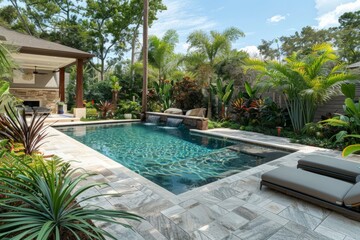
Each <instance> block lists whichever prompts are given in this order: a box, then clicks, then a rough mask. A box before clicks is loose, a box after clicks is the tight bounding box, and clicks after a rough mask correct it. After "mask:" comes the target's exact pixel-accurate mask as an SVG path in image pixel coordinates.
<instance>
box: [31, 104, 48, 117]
mask: <svg viewBox="0 0 360 240" xmlns="http://www.w3.org/2000/svg"><path fill="white" fill-rule="evenodd" d="M34 112H37V113H38V114H46V115H49V114H50V113H51V109H49V108H46V107H29V106H25V115H31V116H32V115H33V114H34Z"/></svg>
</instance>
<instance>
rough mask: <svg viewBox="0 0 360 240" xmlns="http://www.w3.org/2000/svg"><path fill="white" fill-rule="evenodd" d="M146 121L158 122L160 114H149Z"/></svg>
mask: <svg viewBox="0 0 360 240" xmlns="http://www.w3.org/2000/svg"><path fill="white" fill-rule="evenodd" d="M146 122H148V123H154V124H158V123H159V122H160V116H154V115H149V116H148V118H147V121H146Z"/></svg>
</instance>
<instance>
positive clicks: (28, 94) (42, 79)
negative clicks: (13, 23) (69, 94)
mask: <svg viewBox="0 0 360 240" xmlns="http://www.w3.org/2000/svg"><path fill="white" fill-rule="evenodd" d="M0 41H2V42H3V43H5V44H7V45H10V46H13V47H14V48H16V51H14V53H12V54H11V55H12V57H13V59H14V61H15V63H16V65H17V66H16V69H14V77H13V79H12V83H11V88H10V91H11V92H12V93H13V94H14V95H15V96H17V97H19V98H21V99H23V100H24V101H28V102H31V100H37V99H39V100H38V102H39V103H38V104H39V107H49V108H52V112H55V111H54V109H53V107H55V108H56V103H57V102H59V101H60V102H65V70H66V68H67V67H69V66H72V65H74V64H75V65H76V92H75V96H76V99H75V109H74V115H75V117H78V118H81V117H84V116H85V114H86V111H85V108H84V106H83V68H84V63H85V62H86V61H88V60H89V59H91V58H92V57H93V56H94V55H92V54H90V53H87V52H83V51H80V50H78V49H74V48H71V47H67V46H64V45H61V44H58V43H54V42H50V41H47V40H43V39H39V38H36V37H33V36H30V35H26V34H22V33H19V32H16V31H13V30H9V29H6V28H4V27H1V26H0ZM35 102H36V101H35Z"/></svg>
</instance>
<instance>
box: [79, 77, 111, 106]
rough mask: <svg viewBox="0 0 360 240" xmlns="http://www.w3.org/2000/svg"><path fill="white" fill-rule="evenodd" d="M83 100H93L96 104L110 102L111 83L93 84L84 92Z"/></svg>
mask: <svg viewBox="0 0 360 240" xmlns="http://www.w3.org/2000/svg"><path fill="white" fill-rule="evenodd" d="M84 99H93V100H94V101H95V102H96V103H99V102H100V101H101V102H105V101H111V99H112V83H111V81H99V82H94V83H92V84H91V85H89V86H88V87H87V90H86V91H85V92H84Z"/></svg>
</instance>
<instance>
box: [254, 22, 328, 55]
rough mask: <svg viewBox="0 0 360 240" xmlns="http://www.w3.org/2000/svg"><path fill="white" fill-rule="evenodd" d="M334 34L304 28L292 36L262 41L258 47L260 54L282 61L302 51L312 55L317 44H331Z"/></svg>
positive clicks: (308, 27)
mask: <svg viewBox="0 0 360 240" xmlns="http://www.w3.org/2000/svg"><path fill="white" fill-rule="evenodd" d="M333 38H334V34H333V32H332V31H330V30H328V29H321V30H316V29H314V28H312V27H310V26H306V27H303V28H302V29H301V31H300V32H297V31H296V32H295V34H293V35H290V36H282V37H280V38H279V40H278V39H274V40H271V41H266V40H262V43H261V44H260V45H259V46H258V48H259V50H260V53H261V54H262V55H263V56H264V57H265V58H267V59H270V60H275V59H276V60H277V61H280V60H281V59H282V58H284V57H285V56H289V55H291V54H292V53H294V52H297V51H301V53H303V54H307V53H310V52H311V51H312V50H311V49H312V47H313V46H314V45H315V44H321V43H325V42H328V43H331V42H332V41H333Z"/></svg>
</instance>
